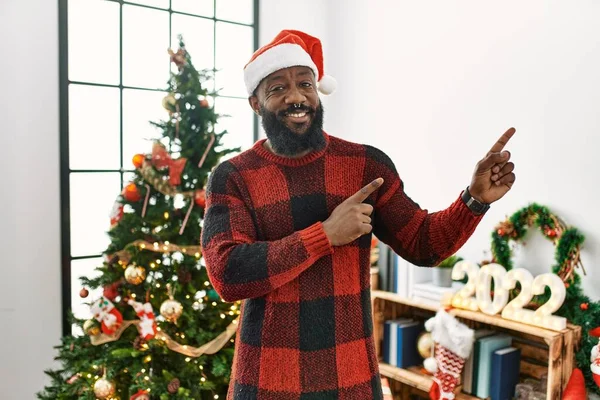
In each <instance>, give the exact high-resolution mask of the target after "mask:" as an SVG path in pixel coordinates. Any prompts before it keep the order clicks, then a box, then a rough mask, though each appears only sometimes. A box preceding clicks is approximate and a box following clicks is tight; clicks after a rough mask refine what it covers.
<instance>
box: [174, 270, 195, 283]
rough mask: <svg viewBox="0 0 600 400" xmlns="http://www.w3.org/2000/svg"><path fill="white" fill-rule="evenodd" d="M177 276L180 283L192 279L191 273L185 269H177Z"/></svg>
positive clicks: (188, 281)
mask: <svg viewBox="0 0 600 400" xmlns="http://www.w3.org/2000/svg"><path fill="white" fill-rule="evenodd" d="M177 278H178V279H179V282H180V283H181V284H182V285H187V284H188V283H190V281H191V280H192V273H191V272H190V271H188V270H187V269H183V268H181V269H179V270H178V271H177Z"/></svg>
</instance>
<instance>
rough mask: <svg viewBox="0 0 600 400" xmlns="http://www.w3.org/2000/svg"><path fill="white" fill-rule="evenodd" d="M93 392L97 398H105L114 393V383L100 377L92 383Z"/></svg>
mask: <svg viewBox="0 0 600 400" xmlns="http://www.w3.org/2000/svg"><path fill="white" fill-rule="evenodd" d="M94 394H95V395H96V397H98V398H99V399H106V398H108V397H110V396H112V395H114V394H115V384H114V383H113V382H111V381H109V380H108V379H106V378H100V379H98V380H97V381H96V383H94Z"/></svg>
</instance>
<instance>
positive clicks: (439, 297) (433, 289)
mask: <svg viewBox="0 0 600 400" xmlns="http://www.w3.org/2000/svg"><path fill="white" fill-rule="evenodd" d="M463 286H464V284H463V283H460V282H452V286H451V287H441V286H436V285H434V284H433V283H432V282H423V283H415V284H414V285H413V291H412V299H413V300H415V301H418V302H420V303H426V304H432V305H440V304H442V305H449V304H451V300H452V296H454V294H456V292H458V291H459V290H460V289H462V288H463Z"/></svg>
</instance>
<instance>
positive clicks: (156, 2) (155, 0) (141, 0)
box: [127, 0, 169, 9]
mask: <svg viewBox="0 0 600 400" xmlns="http://www.w3.org/2000/svg"><path fill="white" fill-rule="evenodd" d="M127 1H128V2H130V3H137V4H143V5H145V6H152V7H158V8H165V9H168V8H169V0H127Z"/></svg>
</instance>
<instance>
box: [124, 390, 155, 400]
mask: <svg viewBox="0 0 600 400" xmlns="http://www.w3.org/2000/svg"><path fill="white" fill-rule="evenodd" d="M129 400H150V394H149V393H148V392H147V391H145V390H143V389H140V390H138V391H137V393H135V394H134V395H132V396H131V397H130V398H129Z"/></svg>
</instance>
